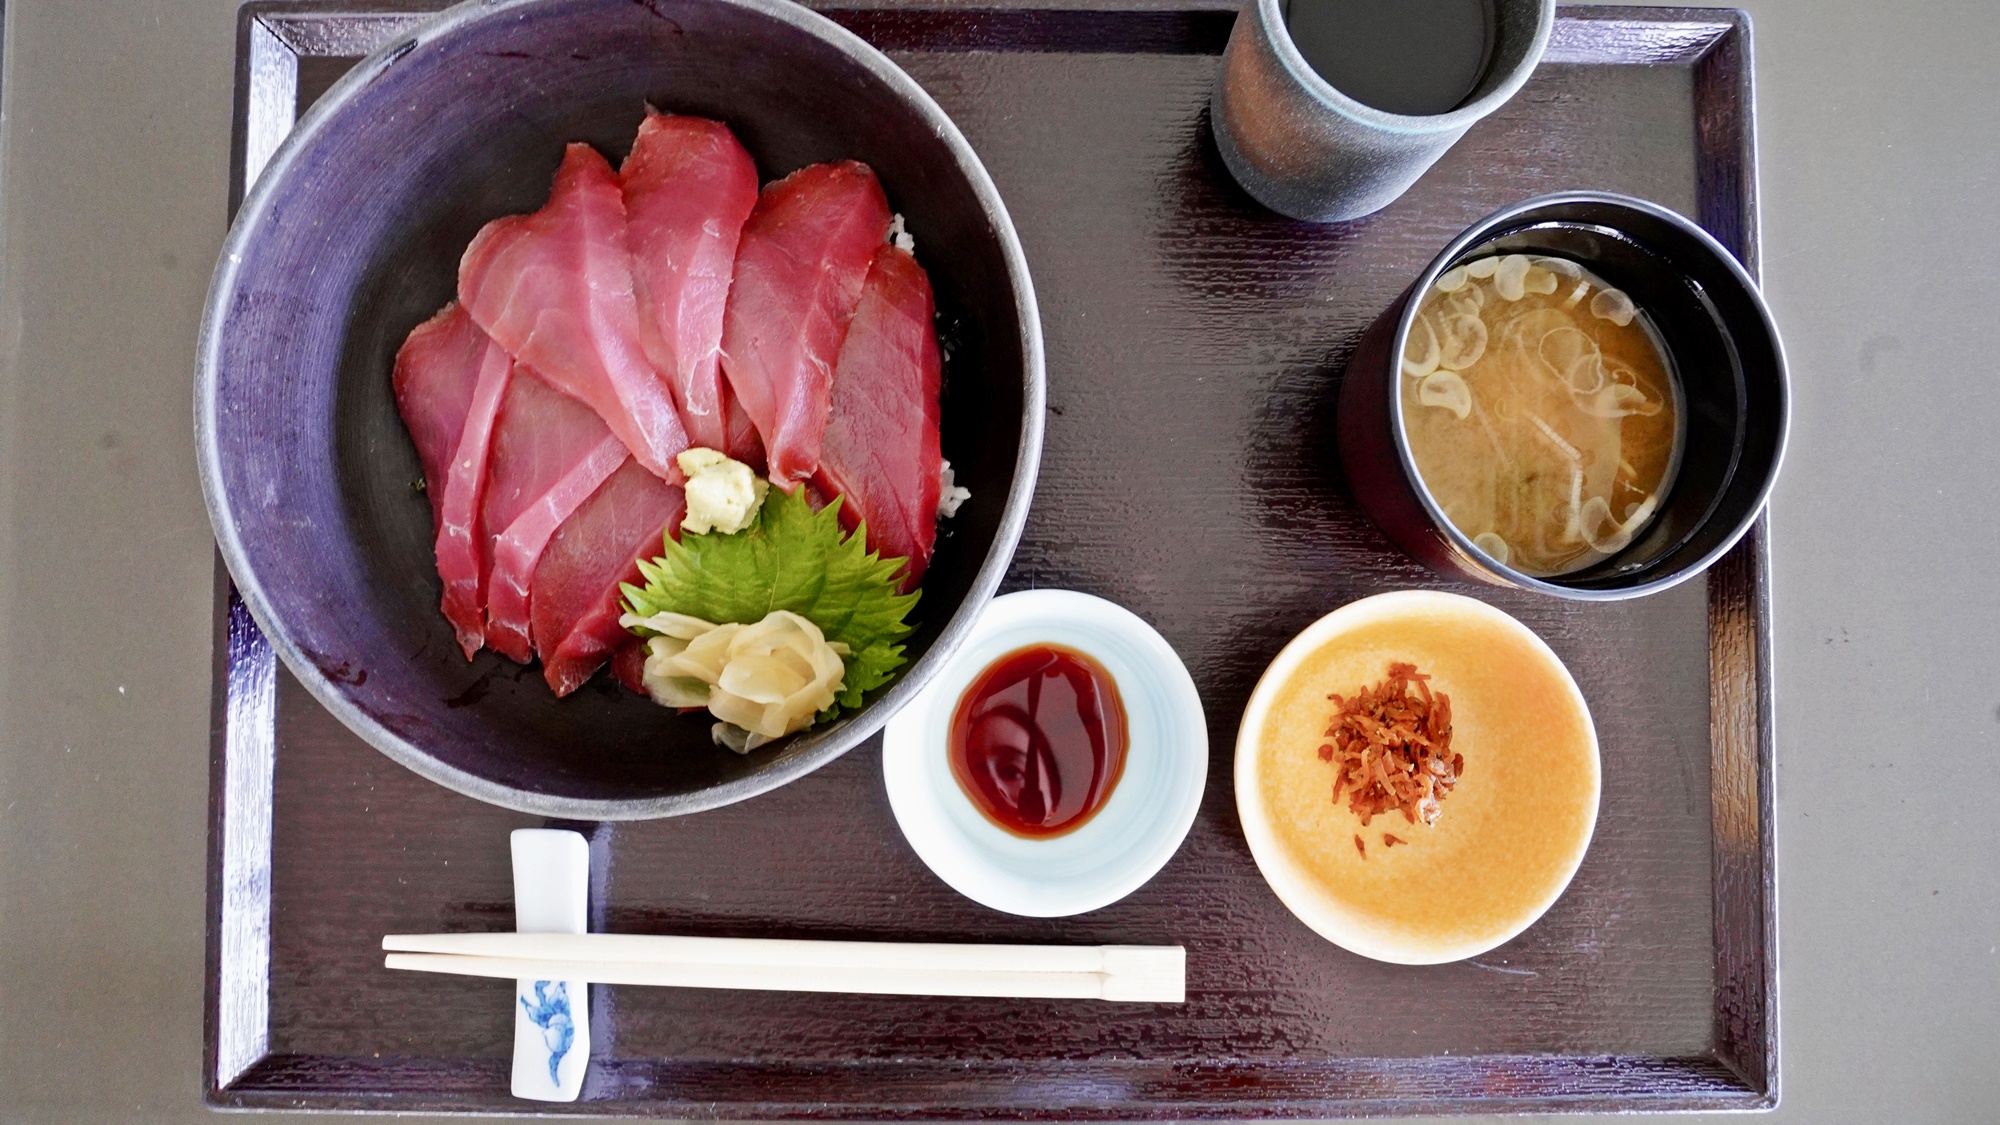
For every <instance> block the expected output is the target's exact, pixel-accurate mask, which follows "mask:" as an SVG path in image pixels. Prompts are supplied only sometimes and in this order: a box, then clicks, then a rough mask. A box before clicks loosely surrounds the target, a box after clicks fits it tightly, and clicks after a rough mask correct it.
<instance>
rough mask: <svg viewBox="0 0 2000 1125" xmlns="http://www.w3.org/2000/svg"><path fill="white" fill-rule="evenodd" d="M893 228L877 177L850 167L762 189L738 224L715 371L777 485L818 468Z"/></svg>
mask: <svg viewBox="0 0 2000 1125" xmlns="http://www.w3.org/2000/svg"><path fill="white" fill-rule="evenodd" d="M889 220H890V214H889V201H888V199H887V198H885V197H884V196H883V194H882V185H881V184H879V183H877V182H876V181H875V173H874V172H873V171H871V170H869V167H868V166H867V165H866V164H861V163H858V162H856V161H852V160H846V161H841V162H839V163H834V164H813V165H809V166H807V167H805V168H801V169H799V170H798V171H796V172H794V173H792V174H791V175H789V176H786V177H785V178H784V179H782V180H779V181H778V182H776V183H774V184H771V185H770V186H769V187H766V188H765V189H764V191H763V194H762V195H760V196H758V198H757V209H756V210H754V211H752V212H751V213H750V221H749V223H748V224H746V225H745V226H744V228H743V241H742V244H741V245H740V246H738V247H737V250H736V280H735V283H734V284H733V285H732V286H731V288H730V291H729V308H728V311H727V312H726V313H725V314H724V315H723V320H722V369H723V373H724V374H725V375H726V376H727V377H728V380H729V386H730V389H731V390H732V391H734V392H735V394H736V397H737V398H738V400H739V401H741V402H742V404H743V409H744V412H745V413H746V414H748V415H749V416H750V420H751V422H753V423H754V424H755V425H756V427H757V432H758V434H759V435H761V436H762V438H763V440H764V451H765V453H766V455H767V456H768V458H769V462H770V466H769V468H770V476H771V479H772V480H775V481H777V482H778V483H780V484H786V485H789V484H791V483H792V482H795V481H801V480H804V479H806V478H807V477H809V476H811V475H812V474H813V472H814V470H816V469H818V468H819V453H820V436H821V434H822V432H823V431H824V430H825V428H826V418H827V408H828V394H829V391H830V389H831V387H832V384H833V367H834V363H835V361H836V360H837V359H838V357H839V355H840V344H841V341H842V340H843V339H845V338H846V336H847V323H848V321H849V320H850V319H852V318H853V316H854V307H855V304H856V303H857V302H858V301H860V299H861V283H862V280H863V279H864V278H866V277H867V275H868V265H869V263H870V262H872V261H874V260H875V251H876V250H877V249H879V248H880V247H881V246H882V241H883V239H884V238H885V237H886V236H887V235H888V233H889Z"/></svg>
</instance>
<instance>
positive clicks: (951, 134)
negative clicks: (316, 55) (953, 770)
mask: <svg viewBox="0 0 2000 1125" xmlns="http://www.w3.org/2000/svg"><path fill="white" fill-rule="evenodd" d="M548 2H549V0H463V2H461V3H459V4H456V5H454V6H452V7H450V8H446V9H444V10H443V11H440V12H438V13H437V14H436V15H435V16H433V17H432V18H430V19H429V20H427V21H425V22H424V23H422V24H420V25H419V26H417V27H414V28H412V29H410V30H409V31H407V32H405V33H404V34H402V35H398V36H396V37H395V38H393V39H392V40H391V41H389V42H388V43H385V44H384V45H383V46H382V47H380V48H378V49H377V50H375V51H374V52H373V53H371V54H370V55H368V56H367V57H366V58H364V59H362V60H361V61H360V62H358V63H356V64H355V66H354V67H353V69H351V70H349V71H348V72H347V73H346V74H344V75H342V76H341V77H340V79H339V80H338V81H336V82H335V83H334V84H333V85H332V86H331V87H330V88H329V89H328V90H327V92H326V93H325V94H324V95H323V96H322V97H321V98H320V99H319V100H318V101H316V102H315V103H313V105H312V106H311V107H309V108H308V109H307V111H306V112H305V113H304V114H303V115H302V116H300V118H299V119H298V121H297V122H296V123H295V124H294V125H293V127H292V131H291V132H290V133H289V134H287V135H286V137H285V139H284V141H283V142H282V143H281V144H280V145H279V146H278V148H277V149H276V151H274V152H273V153H272V154H271V157H270V159H269V160H268V161H267V162H266V163H265V165H264V167H263V168H262V169H261V170H260V172H259V173H258V176H257V179H256V181H255V182H254V183H253V184H251V185H250V187H249V189H248V190H247V191H246V192H245V193H244V196H243V201H242V204H241V205H240V206H239V207H238V209H237V212H236V215H235V218H234V220H233V221H232V222H231V224H230V228H229V233H228V235H227V237H226V238H225V239H224V240H223V244H222V249H221V254H220V257H219V258H218V260H217V263H216V270H215V274H214V276H213V278H212V279H211V281H210V283H209V290H208V295H207V298H206V302H205V305H204V308H203V311H202V321H201V330H200V336H199V343H198V347H197V353H196V372H195V394H194V437H195V451H196V460H197V465H198V469H199V474H200V477H201V489H202V500H203V503H204V505H205V506H206V507H207V509H208V517H209V522H210V524H211V525H212V527H213V528H214V531H215V538H216V545H217V547H218V548H219V549H220V551H221V554H222V559H223V564H224V565H225V566H226V567H227V568H228V571H229V575H230V578H231V580H232V581H233V583H234V585H235V587H236V590H237V593H238V595H239V596H240V597H241V598H242V600H243V604H244V606H245V608H247V609H248V610H249V611H250V616H251V618H252V619H253V620H255V621H256V623H257V627H258V628H259V629H260V630H262V632H263V634H264V636H265V638H266V639H267V640H268V641H269V643H270V645H271V648H272V650H273V651H275V652H276V653H277V654H278V656H279V658H281V659H282V660H283V661H284V662H285V665H286V667H287V668H289V669H290V670H291V672H292V674H293V675H294V676H295V677H297V678H298V680H299V682H300V683H301V684H302V685H303V686H304V687H305V688H306V690H307V691H309V692H310V693H311V694H312V696H313V698H314V699H315V700H317V701H318V702H319V703H320V705H321V706H323V707H325V708H326V709H327V710H328V711H330V712H332V713H333V715H334V716H335V717H336V718H338V719H339V720H340V721H341V722H342V723H343V724H344V725H346V726H347V727H348V729H350V730H352V731H353V732H354V733H356V734H357V735H359V736H361V738H362V739H363V740H364V741H366V742H367V743H368V744H369V745H371V746H373V747H374V748H375V749H377V750H379V751H381V752H382V753H383V754H385V755H387V756H388V757H390V758H391V759H393V760H395V761H396V762H397V763H399V764H400V765H402V766H404V767H406V768H408V769H410V770H411V771H413V772H415V773H417V774H418V775H420V776H422V777H425V778H427V779H429V780H431V781H434V782H436V783H437V784H439V785H442V786H444V787H445V788H447V789H451V790H453V791H455V792H458V793H461V794H464V795H465V796H468V797H472V798H475V799H477V800H480V801H484V802H486V803H488V804H492V805H498V806H500V807H502V808H507V809H512V810H514V811H516V812H523V813H529V814H533V815H539V816H549V817H561V818H566V819H575V820H598V821H615V820H650V819H655V818H659V817H668V816H680V815H685V814H687V813H694V812H701V811H704V810H707V809H712V808H719V807H721V806H723V805H728V804H733V803H735V802H737V801H742V800H747V799H748V798H750V797H754V796H757V795H758V794H760V793H766V792H769V791H770V790H772V789H775V788H777V787H779V786H781V785H784V784H786V783H788V782H791V781H794V780H797V779H798V778H800V777H803V776H805V775H806V774H808V773H811V772H812V771H814V770H816V769H818V768H820V767H821V766H823V765H826V764H827V763H828V762H831V761H833V760H834V759H835V758H838V757H840V756H841V755H843V754H845V753H847V752H848V751H849V750H851V749H853V748H854V747H855V746H857V745H859V744H860V743H861V742H862V741H864V740H865V739H867V738H868V737H869V736H871V735H873V734H874V733H875V732H876V731H877V730H879V729H881V727H882V726H883V725H884V724H886V723H887V722H888V720H889V718H890V716H891V715H893V714H894V713H895V712H896V711H898V710H900V709H901V708H902V707H903V706H905V705H906V704H907V703H909V702H910V700H911V699H913V698H914V697H915V696H916V694H917V692H919V691H920V690H922V688H923V686H924V685H925V684H926V683H928V682H929V681H930V679H931V677H932V676H934V675H935V674H936V673H937V672H938V670H939V669H941V668H942V667H943V666H944V665H945V663H946V662H947V661H948V660H949V659H950V658H951V656H952V654H953V653H954V652H956V651H957V649H958V647H959V646H960V645H961V644H962V643H964V641H965V638H966V636H967V635H968V634H969V633H970V632H971V630H972V627H973V626H974V625H975V624H977V622H978V618H979V612H978V611H979V610H980V609H982V608H983V607H984V606H985V604H986V603H987V602H988V601H989V600H991V598H992V597H993V594H994V592H995V591H996V590H998V589H999V586H1000V582H1001V580H1002V579H1003V578H1004V577H1005V576H1006V571H1007V567H1008V565H1009V563H1010V562H1011V561H1012V559H1013V555H1014V550H1015V547H1016V546H1017V545H1018V544H1019V542H1020V538H1021V532H1022V530H1023V528H1024V527H1025V526H1026V524H1027V518H1028V506H1029V503H1030V502H1031V501H1032V499H1033V498H1034V492H1035V478H1036V474H1037V472H1038V471H1039V468H1040V464H1041V450H1042V435H1043V414H1044V409H1043V407H1044V402H1045V388H1046V370H1045V365H1044V356H1043V341H1042V323H1041V313H1040V309H1039V306H1038V304H1037V302H1036V299H1035V290H1034V283H1033V280H1032V279H1031V277H1030V276H1029V272H1028V263H1027V257H1026V255H1025V254H1024V253H1023V251H1022V249H1021V243H1020V238H1019V236H1018V235H1017V233H1016V232H1015V229H1014V223H1013V219H1012V217H1011V216H1010V215H1009V214H1008V211H1007V207H1006V204H1005V203H1004V202H1003V201H1002V200H1001V198H1000V192H999V189H998V188H997V187H996V186H995V185H994V183H993V180H992V177H991V176H990V175H988V174H987V171H986V167H985V165H984V164H983V163H981V161H980V159H979V156H978V154H977V153H976V152H975V151H974V150H973V148H972V146H971V144H970V143H968V142H967V141H966V139H965V136H964V134H962V133H961V132H960V131H959V129H958V126H957V125H956V124H955V123H954V122H953V121H952V120H951V118H950V117H949V116H948V115H947V114H946V113H945V112H944V110H943V109H942V108H941V107H940V106H939V105H938V104H937V102H936V101H935V100H933V99H932V98H931V96H930V95H929V94H928V93H926V92H925V91H924V89H923V87H921V86H919V85H918V84H917V82H916V80H915V79H913V78H911V77H910V76H909V75H908V74H907V73H905V72H904V71H903V69H902V68H901V67H899V66H897V65H896V64H895V63H894V62H893V61H891V60H890V59H889V57H888V56H886V55H884V54H883V53H882V52H881V51H879V50H877V49H876V48H875V47H874V46H872V45H871V44H869V43H868V42H867V41H866V40H863V39H862V38H861V37H860V36H858V35H856V34H854V33H853V32H851V31H849V30H847V29H846V28H844V27H841V26H840V25H839V24H837V23H835V22H833V21H832V20H831V19H828V18H827V17H825V16H823V15H820V14H819V13H818V12H815V11H812V10H810V9H807V8H805V7H802V6H800V5H798V4H795V3H791V2H790V0H699V2H702V3H710V4H720V5H725V6H728V7H734V8H741V9H744V10H747V11H750V12H754V13H757V14H760V15H763V16H766V17H768V18H770V19H773V20H776V21H778V22H781V23H785V24H789V25H791V26H792V27H794V28H796V29H798V30H800V31H803V32H805V33H806V34H808V35H811V36H814V37H816V38H818V39H820V40H822V41H824V42H826V43H827V44H829V45H830V46H832V47H834V48H835V49H837V50H839V51H840V52H841V53H842V54H844V55H846V56H847V57H848V58H849V59H851V60H853V61H854V62H855V63H856V64H858V65H860V66H861V67H862V68H864V69H865V70H867V71H868V72H869V74H870V75H871V76H872V77H874V78H875V79H876V80H878V81H880V82H882V83H884V84H885V85H887V86H888V87H889V89H890V90H891V91H892V92H893V93H894V94H895V95H896V96H897V97H898V98H899V99H900V100H902V101H903V102H904V103H905V104H907V105H909V106H910V107H911V108H912V109H913V110H915V111H916V113H917V114H918V116H920V117H921V118H922V119H923V121H924V123H925V124H926V125H927V126H928V127H929V128H930V129H931V130H932V131H933V132H934V133H935V134H936V136H937V137H938V138H939V139H940V140H942V141H943V142H944V144H945V147H946V148H947V149H948V150H949V151H950V152H951V154H952V156H953V158H954V160H955V162H956V163H957V165H958V168H959V171H960V173H961V174H962V175H964V176H965V178H966V180H967V182H968V183H969V185H970V186H971V188H972V192H973V195H974V197H975V198H976V199H977V200H978V201H979V205H980V209H981V210H982V211H983V212H984V213H985V215H986V217H987V219H988V221H989V222H990V224H991V226H992V229H993V234H994V236H995V238H996V239H997V240H998V242H999V244H1000V252H1001V256H1002V258H1003V260H1004V261H1005V264H1006V270H1007V277H1008V281H1009V288H1010V289H1011V290H1012V292H1013V297H1014V306H1015V309H1014V311H1015V317H1016V319H1017V320H1018V322H1019V324H1020V332H1021V338H1020V344H1021V351H1022V383H1023V385H1022V419H1021V440H1020V447H1019V449H1018V451H1017V452H1016V455H1015V462H1014V475H1013V480H1012V483H1011V485H1010V487H1009V489H1008V493H1007V500H1006V504H1005V506H1004V508H1003V509H1002V511H1001V516H1000V523H999V526H998V527H997V528H996V529H995V532H994V538H993V544H992V546H991V547H990V548H989V549H988V550H987V553H986V558H985V560H984V561H983V562H982V563H981V564H980V567H979V569H978V571H977V572H976V573H975V574H974V576H973V579H972V584H971V587H970V589H968V590H967V591H966V595H965V599H964V601H963V602H961V603H960V605H959V607H958V609H957V611H956V612H955V613H953V615H952V617H951V618H950V619H949V620H948V621H947V622H946V623H945V627H944V629H943V631H942V632H940V633H939V635H938V638H937V641H936V642H935V643H934V644H932V646H931V647H930V649H929V650H928V651H926V652H925V653H924V655H923V656H921V657H919V658H918V660H917V661H916V663H915V664H913V665H911V666H910V667H909V668H908V669H907V670H906V671H905V672H904V673H903V675H902V676H901V677H900V678H899V679H898V680H897V681H896V682H895V683H894V684H891V685H890V687H889V690H888V691H887V692H886V693H884V694H883V695H882V696H881V697H880V698H878V699H876V700H875V701H874V702H873V703H871V704H869V705H868V706H867V707H865V708H863V709H862V710H861V711H860V712H858V713H857V714H855V715H854V716H853V717H852V718H850V719H847V720H845V721H844V722H843V723H840V724H836V725H835V726H834V727H833V728H831V729H829V730H828V731H827V732H826V735H825V737H823V738H822V740H821V741H819V742H818V743H816V744H815V745H814V746H813V747H811V748H810V749H809V750H807V751H806V752H804V753H801V754H798V755H795V756H791V757H786V758H780V759H778V760H776V761H774V762H773V763H772V764H771V766H770V767H769V768H767V769H765V770H763V771H761V772H759V773H756V774H753V775H751V776H749V777H743V778H738V779H735V780H733V781H729V782H725V783H723V784H721V785H718V786H715V787H713V788H710V789H706V790H703V791H701V792H698V793H691V794H675V795H668V796H659V797H642V798H602V799H599V798H582V797H566V796H562V795H560V794H553V793H545V792H539V791H535V790H530V789H522V788H518V787H516V786H512V785H507V784H504V783H501V782H497V781H493V780H490V779H488V778H485V777H482V776H479V775H478V774H475V773H472V772H470V771H468V770H465V769H461V768H459V767H457V766H453V765H450V764H447V763H445V762H443V761H440V760H438V759H437V758H435V757H433V756H432V755H431V754H430V753H429V752H428V751H426V750H424V749H423V748H422V747H421V746H419V745H417V744H416V743H414V742H412V741H411V740H409V739H407V738H405V737H404V736H403V735H401V734H398V733H396V732H395V731H393V730H390V729H389V728H388V727H386V726H384V725H383V724H382V723H380V722H378V721H377V720H375V719H374V718H372V717H371V716H369V715H368V714H366V713H365V712H363V711H362V710H361V709H360V708H359V707H357V706H356V705H355V704H354V703H353V702H352V701H351V700H350V699H348V697H347V696H346V694H345V693H344V692H342V691H341V690H340V689H339V687H338V686H337V685H335V684H334V683H332V682H331V681H330V680H329V679H328V678H327V676H326V675H325V674H324V673H323V672H321V670H320V669H319V667H318V666H317V664H315V663H314V662H313V661H312V660H310V659H308V658H307V657H306V655H305V653H304V652H303V651H302V650H301V649H300V647H299V646H298V644H297V643H296V642H295V641H294V640H293V639H292V638H291V636H290V634H289V632H288V631H287V630H286V629H285V627H284V623H283V622H282V621H281V620H280V619H279V618H278V616H277V615H276V614H274V613H273V612H272V611H271V608H270V603H269V601H268V600H267V598H266V597H265V594H264V588H263V584H262V582H261V581H260V580H259V576H258V574H257V572H256V570H255V569H254V568H253V567H252V565H251V563H250V556H249V554H248V552H247V551H246V549H245V547H244V543H243V539H242V535H241V530H240V529H239V527H238V526H237V521H236V515H235V512H234V510H233V509H232V508H231V506H230V503H229V497H228V496H227V494H226V489H225V488H224V485H223V480H224V477H223V472H222V463H223V457H222V453H221V449H220V446H219V435H218V430H219V427H218V425H217V424H216V421H215V419H216V418H217V416H218V411H219V409H220V407H221V405H222V404H221V402H220V401H219V399H218V389H217V384H218V380H219V372H220V369H221V366H222V337H223V331H222V326H223V323H224V322H225V321H226V320H227V319H228V318H227V315H226V314H227V310H228V307H229V304H230V297H231V295H232V294H233V293H234V292H235V291H236V289H237V284H238V280H239V277H238V275H239V274H240V272H241V270H242V264H243V261H244V258H245V254H244V250H245V247H247V246H248V245H249V244H250V243H251V242H252V241H253V240H254V239H255V238H256V237H257V236H258V234H259V233H260V231H261V229H262V228H263V226H264V225H265V223H266V222H267V221H268V219H269V215H270V210H271V205H272V200H273V198H274V197H275V196H276V194H277V192H278V187H279V185H280V184H282V183H284V182H286V181H287V180H288V179H289V178H290V175H291V173H292V170H293V168H294V167H295V166H297V164H298V163H299V161H300V159H301V154H303V153H305V152H307V151H308V150H309V149H310V148H311V147H312V146H313V145H314V143H315V142H316V141H317V139H318V137H319V136H320V134H321V133H322V132H324V131H325V129H326V127H327V123H328V121H330V120H332V119H333V118H335V117H336V116H337V115H339V114H340V113H342V112H343V111H344V110H345V109H346V107H347V106H348V105H349V104H350V103H351V102H353V101H354V100H355V99H356V97H358V96H359V94H360V92H361V91H362V90H363V89H365V88H366V87H367V86H368V85H369V84H370V83H372V82H373V81H374V80H375V79H376V78H378V77H380V76H381V75H382V74H383V73H384V72H385V71H387V70H388V69H389V68H390V67H392V66H395V65H397V63H398V62H400V61H401V60H402V59H403V57H404V56H406V55H408V54H410V53H411V52H413V51H414V50H415V49H416V48H417V47H418V46H419V45H421V44H423V43H426V42H431V41H436V40H440V39H444V38H447V37H449V36H452V35H455V34H457V33H459V32H460V31H461V30H463V29H464V28H466V27H467V26H469V25H471V24H474V23H477V22H480V21H483V20H487V19H495V20H500V19H506V18H508V17H509V16H510V15H511V14H513V13H516V12H518V11H519V10H521V9H527V8H534V7H539V6H542V5H544V4H546V3H548Z"/></svg>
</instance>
